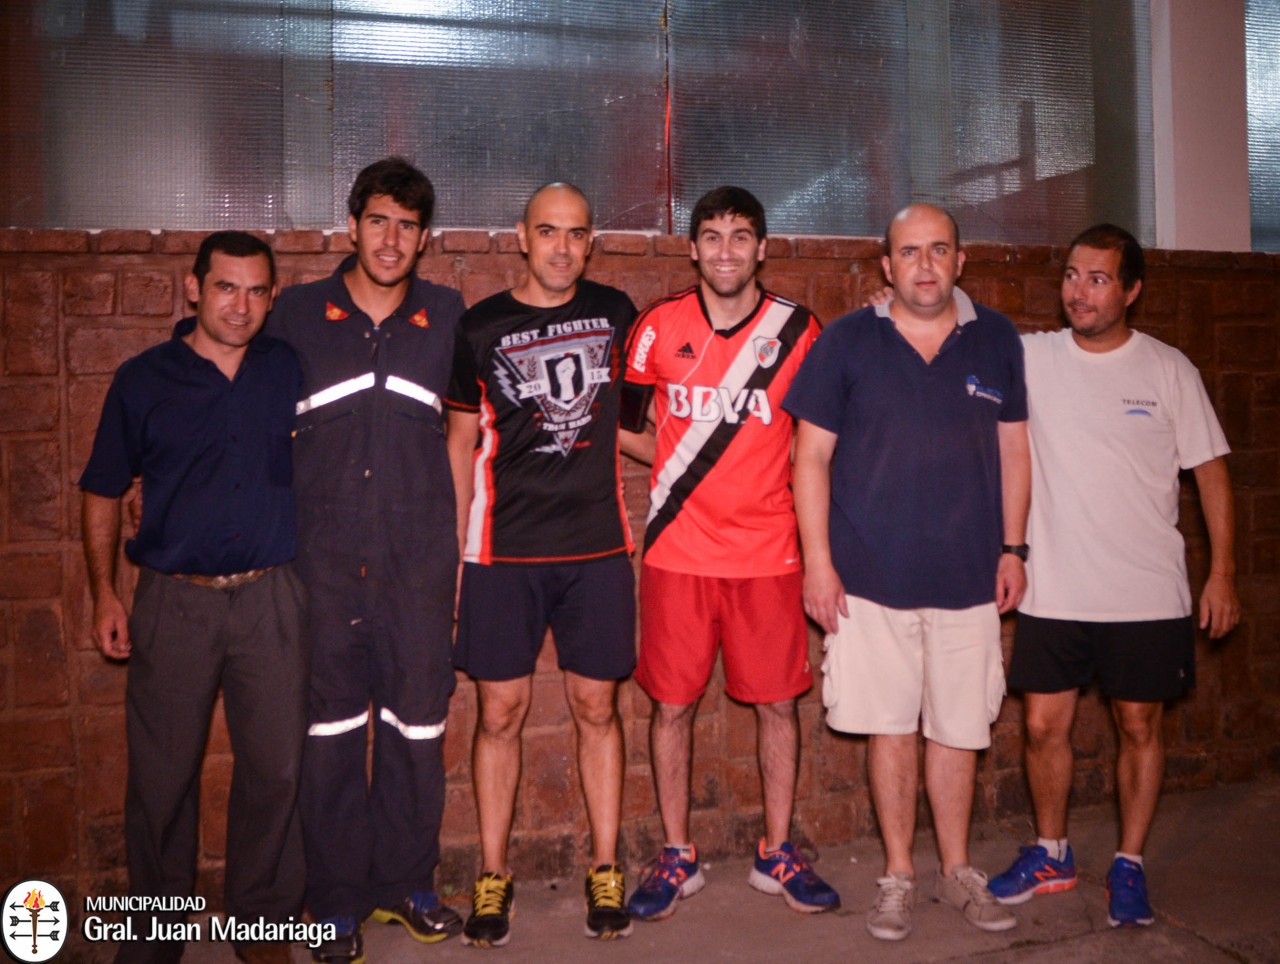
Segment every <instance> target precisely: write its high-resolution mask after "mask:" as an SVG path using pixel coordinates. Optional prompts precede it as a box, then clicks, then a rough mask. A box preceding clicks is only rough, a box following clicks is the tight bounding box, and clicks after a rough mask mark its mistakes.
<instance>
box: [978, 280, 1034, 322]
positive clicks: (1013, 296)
mask: <svg viewBox="0 0 1280 964" xmlns="http://www.w3.org/2000/svg"><path fill="white" fill-rule="evenodd" d="M986 298H987V301H986V304H987V306H988V307H990V308H994V309H995V310H996V311H999V312H1002V313H1003V314H1006V315H1020V314H1022V313H1023V311H1024V309H1025V307H1026V302H1025V301H1024V300H1023V297H1022V284H1021V283H1020V282H1018V281H1016V280H1014V279H1012V278H990V279H988V280H987V293H986Z"/></svg>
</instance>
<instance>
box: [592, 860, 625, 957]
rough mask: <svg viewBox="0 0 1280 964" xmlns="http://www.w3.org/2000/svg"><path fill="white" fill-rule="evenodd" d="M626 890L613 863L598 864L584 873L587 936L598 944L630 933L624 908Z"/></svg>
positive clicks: (620, 875) (620, 872)
mask: <svg viewBox="0 0 1280 964" xmlns="http://www.w3.org/2000/svg"><path fill="white" fill-rule="evenodd" d="M626 896H627V889H626V885H625V884H624V883H623V879H622V871H621V870H620V869H619V868H618V867H617V866H616V865H614V864H601V865H600V866H599V867H597V868H596V869H595V870H592V871H588V872H587V929H586V935H587V936H588V937H597V938H599V939H600V940H602V941H609V940H613V939H614V938H615V937H626V936H627V935H628V934H630V933H631V915H630V914H628V913H627V908H626Z"/></svg>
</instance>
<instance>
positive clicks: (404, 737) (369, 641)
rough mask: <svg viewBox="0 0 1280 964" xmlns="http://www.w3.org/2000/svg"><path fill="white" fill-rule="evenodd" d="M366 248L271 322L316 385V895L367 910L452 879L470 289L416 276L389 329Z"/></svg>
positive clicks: (310, 575)
mask: <svg viewBox="0 0 1280 964" xmlns="http://www.w3.org/2000/svg"><path fill="white" fill-rule="evenodd" d="M353 263H354V255H353V256H352V257H351V258H348V259H347V260H346V261H344V263H343V264H342V265H340V266H339V267H338V270H337V271H336V272H335V273H334V274H333V275H331V276H330V277H328V278H325V279H323V280H321V281H316V282H313V283H311V284H304V285H296V286H294V287H291V288H287V289H286V290H285V291H283V292H282V293H281V295H280V297H279V298H278V299H277V301H276V304H275V308H274V309H273V310H272V312H271V316H270V318H269V320H268V323H267V329H268V330H269V331H270V333H271V334H273V335H274V336H275V337H277V338H282V339H284V340H285V341H287V342H289V343H290V344H291V345H292V346H293V348H294V350H295V351H296V352H297V355H298V358H299V360H300V362H301V364H302V372H303V383H304V388H303V395H304V397H303V399H302V400H301V401H300V402H299V403H298V423H297V436H296V439H295V444H294V468H295V471H294V481H295V488H296V492H297V499H298V559H297V566H298V571H299V573H300V574H301V576H302V578H303V581H304V582H305V584H306V586H307V589H308V591H309V594H310V599H311V614H310V637H311V646H312V650H311V695H310V704H309V729H308V734H307V741H306V749H305V751H304V754H303V772H302V787H301V791H300V800H299V807H300V809H301V813H302V822H303V830H304V834H305V840H306V856H307V906H308V908H309V909H310V910H311V913H312V914H313V915H315V917H316V918H318V919H323V918H326V917H337V916H354V917H355V918H356V919H357V920H363V919H364V918H365V917H366V916H368V915H369V914H370V913H371V912H372V911H373V909H374V908H375V907H391V906H394V905H395V904H397V903H398V902H400V901H401V900H403V899H404V898H406V897H408V896H409V895H410V894H411V893H413V892H414V891H422V890H432V889H434V888H433V876H434V873H435V868H436V864H437V862H438V861H439V854H440V844H439V833H440V819H441V814H442V811H443V809H444V759H443V743H444V739H443V738H444V728H445V718H446V715H447V713H448V706H449V697H450V695H451V694H452V693H453V689H454V675H453V669H452V668H451V666H450V649H451V633H452V628H453V597H454V587H455V580H456V577H457V566H458V545H457V530H456V527H455V515H456V509H455V503H454V492H453V479H452V476H451V475H450V472H449V461H448V457H447V454H446V450H445V442H444V421H443V414H442V412H443V410H442V399H443V396H444V393H445V391H446V389H447V387H448V384H449V369H450V365H451V362H452V359H453V339H454V332H455V330H456V328H457V323H458V318H459V316H460V315H461V314H462V310H463V304H462V297H461V295H459V294H458V292H456V291H454V290H453V289H451V288H445V287H442V286H440V285H435V284H432V283H430V282H427V281H423V280H421V279H419V278H417V277H416V276H411V284H410V287H409V292H408V295H407V296H406V298H405V300H404V302H403V303H402V304H401V305H400V307H399V308H397V309H396V311H395V312H394V313H393V314H392V315H391V316H390V317H388V318H386V319H385V320H384V321H383V322H382V323H381V325H379V326H377V327H375V326H374V325H373V323H372V321H371V319H370V318H369V316H368V315H366V314H365V313H364V312H363V311H361V310H360V309H359V308H357V307H356V305H355V303H354V302H353V301H352V300H351V296H350V294H349V293H348V291H347V287H346V284H345V283H344V282H343V280H342V275H343V274H344V272H346V271H347V270H349V269H350V268H351V266H352V265H353ZM371 714H372V718H373V721H374V723H373V731H374V741H373V774H372V779H371V780H367V779H366V769H365V761H366V746H367V732H368V728H369V720H370V716H371Z"/></svg>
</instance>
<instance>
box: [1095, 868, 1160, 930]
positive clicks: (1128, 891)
mask: <svg viewBox="0 0 1280 964" xmlns="http://www.w3.org/2000/svg"><path fill="white" fill-rule="evenodd" d="M1155 922H1156V915H1155V912H1154V911H1152V909H1151V901H1149V900H1147V875H1146V874H1145V873H1144V872H1143V870H1142V865H1141V864H1135V863H1134V862H1133V861H1132V860H1125V859H1124V858H1123V857H1117V858H1116V859H1115V862H1114V863H1113V864H1112V865H1111V869H1110V870H1109V871H1107V923H1108V924H1110V925H1111V926H1112V927H1150V926H1151V925H1152V924H1154V923H1155Z"/></svg>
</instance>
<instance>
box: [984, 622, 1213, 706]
mask: <svg viewBox="0 0 1280 964" xmlns="http://www.w3.org/2000/svg"><path fill="white" fill-rule="evenodd" d="M1094 679H1097V680H1098V685H1099V687H1100V688H1101V689H1102V692H1103V694H1104V695H1106V696H1108V697H1110V698H1111V699H1116V700H1125V701H1128V702H1133V703H1160V702H1164V701H1165V700H1172V699H1177V698H1178V697H1179V696H1182V695H1183V694H1184V693H1186V692H1187V691H1188V690H1190V689H1192V688H1193V687H1194V686H1195V685H1196V658H1195V628H1194V626H1193V624H1192V621H1191V617H1190V616H1184V617H1182V618H1181V619H1151V620H1143V621H1140V622H1120V623H1090V622H1080V621H1077V620H1070V619H1042V618H1040V617H1039V616H1028V615H1027V614H1026V613H1018V626H1017V630H1016V633H1015V635H1014V641H1013V660H1012V661H1011V663H1010V665H1009V688H1010V689H1013V690H1021V691H1022V692H1024V693H1061V692H1063V691H1065V690H1071V689H1078V688H1080V687H1084V686H1088V685H1089V684H1090V683H1091V682H1093V680H1094Z"/></svg>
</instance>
